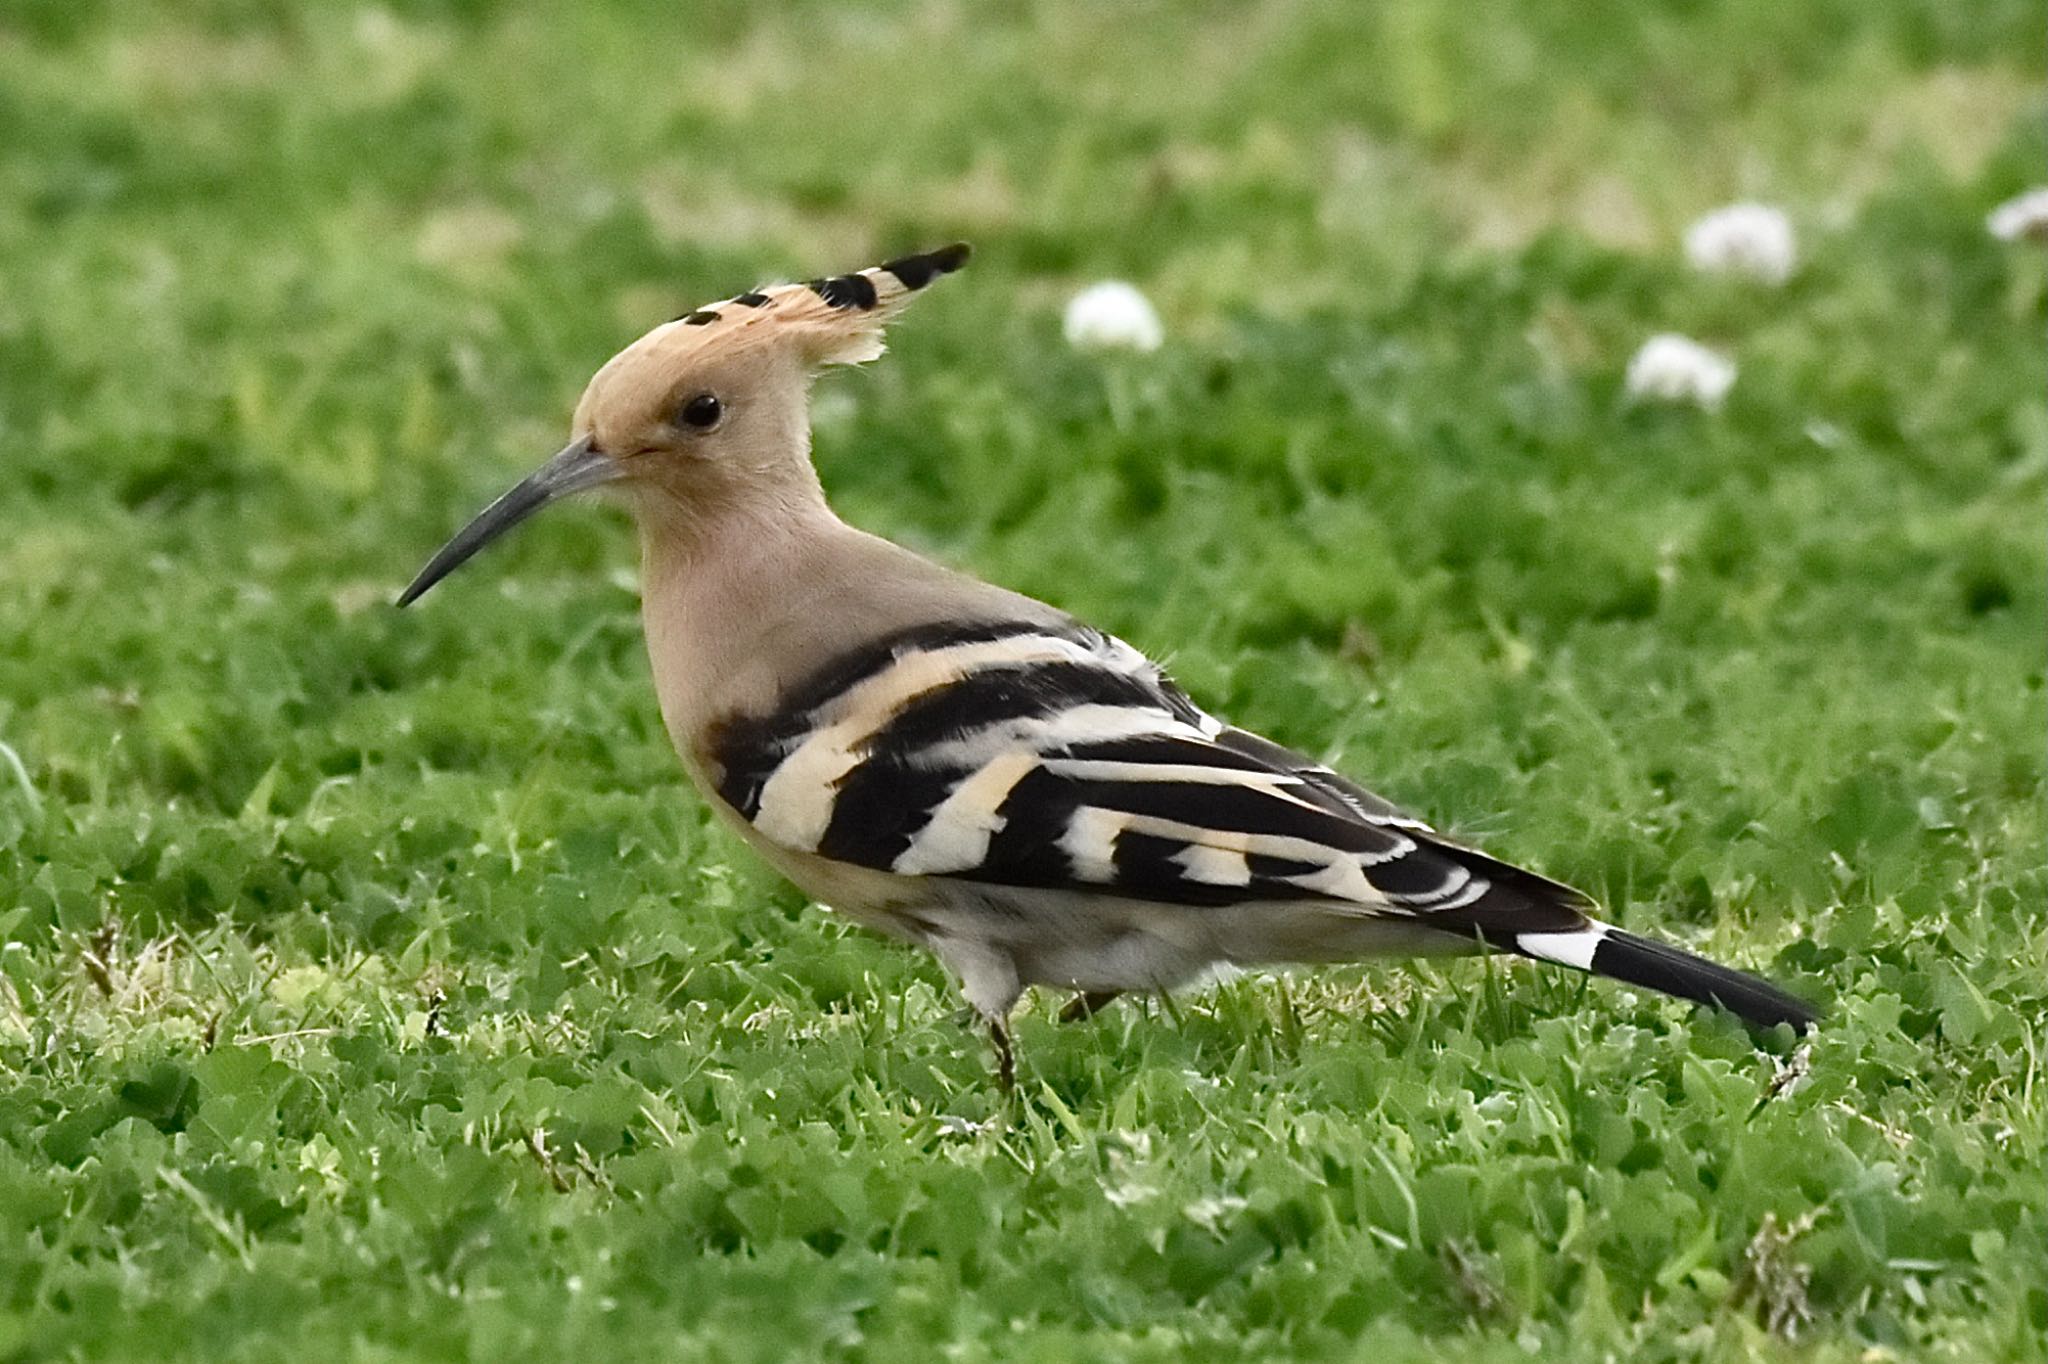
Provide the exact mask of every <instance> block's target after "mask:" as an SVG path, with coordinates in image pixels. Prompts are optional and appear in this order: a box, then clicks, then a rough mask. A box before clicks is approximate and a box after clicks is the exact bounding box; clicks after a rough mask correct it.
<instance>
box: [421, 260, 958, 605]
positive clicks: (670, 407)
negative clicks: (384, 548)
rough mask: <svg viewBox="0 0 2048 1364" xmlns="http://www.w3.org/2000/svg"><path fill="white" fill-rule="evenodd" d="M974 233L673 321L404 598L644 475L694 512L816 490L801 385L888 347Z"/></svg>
mask: <svg viewBox="0 0 2048 1364" xmlns="http://www.w3.org/2000/svg"><path fill="white" fill-rule="evenodd" d="M967 255H968V249H967V247H966V245H965V244H964V243H956V244H954V245H952V246H946V247H941V248H940V249H938V250H936V251H929V252H925V253H924V254H921V255H914V256H904V257H902V258H900V259H897V260H893V261H890V262H889V263H888V264H886V265H877V266H874V267H872V268H871V269H867V270H861V271H858V272H856V273H854V274H850V275H836V276H834V277H832V278H830V279H816V280H811V281H809V282H808V283H805V284H782V285H776V286H774V287H771V288H764V289H760V290H757V291H754V292H750V293H744V294H740V295H738V296H737V297H734V298H729V299H725V300H724V301H722V302H719V303H711V304H707V305H706V306H704V307H702V308H699V309H698V310H697V311H695V312H692V313H686V314H684V315H683V316H682V317H679V318H677V319H676V320H675V321H673V322H667V323H664V324H662V325H661V326H659V327H656V328H655V329H654V330H653V331H651V332H648V333H647V334H646V335H645V336H643V337H641V338H640V339H639V340H637V341H635V342H634V343H633V344H632V345H630V346H627V347H626V348H625V349H624V350H622V351H620V352H619V353H618V354H617V355H614V356H613V357H612V358H611V359H610V360H608V361H606V362H605V365H604V368H602V369H600V370H599V371H598V372H597V373H596V375H595V376H593V377H592V378H591V381H590V385H589V387H587V388H585V389H584V391H583V399H582V401H581V402H579V403H577V405H576V416H575V420H574V423H573V434H574V436H575V439H573V440H571V441H570V442H569V444H568V445H567V446H565V447H564V448H563V449H562V451H561V452H560V453H559V454H557V455H556V456H555V457H554V458H553V459H551V460H549V461H548V462H547V463H546V464H544V465H542V466H541V467H540V468H539V469H536V470H535V471H534V472H533V473H532V474H531V475H530V476H528V477H527V478H526V479H524V480H523V481H521V482H520V483H518V484H516V485H514V486H513V487H512V488H511V489H510V490H509V491H507V492H506V493H505V494H504V495H503V496H502V497H500V498H499V499H498V500H497V501H495V502H493V503H492V504H491V505H490V506H488V507H486V508H484V510H483V511H482V512H480V513H478V514H477V516H476V518H475V519H474V520H472V521H471V522H470V523H469V524H468V525H467V526H464V527H463V528H462V530H461V531H459V532H457V534H456V535H455V538H454V539H452V540H450V541H449V542H448V543H447V544H445V545H443V546H442V547H441V549H440V551H439V552H438V553H436V554H435V555H434V557H433V558H432V559H431V560H429V561H428V563H427V566H426V567H425V568H423V569H421V570H420V573H419V576H418V577H417V578H415V579H413V581H412V585H411V586H409V587H407V588H406V589H405V592H404V593H403V594H402V595H401V596H400V597H399V599H398V604H399V605H400V606H405V605H407V604H409V603H410V602H412V601H414V600H415V599H417V598H418V597H419V596H420V595H421V594H423V593H424V592H426V590H427V589H428V588H430V587H432V586H433V585H434V584H435V583H437V582H439V581H440V580H441V579H442V578H444V577H446V576H447V575H448V574H450V573H452V572H454V571H455V570H456V569H457V568H459V567H461V565H462V564H463V563H464V562H465V561H467V560H468V559H469V557H470V556H471V555H473V554H475V553H476V552H477V551H478V550H480V549H482V548H483V547H484V546H485V545H487V544H489V543H490V542H491V541H492V540H495V539H497V538H498V537H499V536H500V535H503V534H504V533H505V532H506V531H508V530H510V529H512V527H514V526H516V525H518V524H519V523H520V522H521V521H524V520H525V519H526V518H527V517H529V516H531V515H532V514H533V513H534V512H536V511H539V510H540V509H541V508H542V507H544V506H546V505H547V504H548V503H550V502H552V501H554V500H556V499H557V498H560V497H564V496H567V495H568V494H570V493H574V492H580V491H582V490H584V489H586V488H595V487H600V486H603V485H606V484H627V485H637V486H638V487H639V488H640V489H641V490H642V491H643V492H645V493H647V494H649V495H651V496H655V497H657V498H661V499H662V500H663V501H664V502H665V503H666V504H669V505H673V506H674V507H676V508H677V509H678V510H680V511H682V512H684V513H685V514H689V513H696V514H705V513H711V512H715V511H716V510H717V508H718V507H719V506H720V504H721V503H724V502H726V501H728V500H730V499H732V498H734V497H738V496H747V495H759V494H761V493H762V492H763V491H773V490H774V489H775V488H776V487H777V485H778V484H794V485H795V486H798V487H803V486H809V487H813V488H814V487H815V484H814V483H810V482H808V481H809V480H811V479H812V478H813V475H812V474H811V472H810V463H809V460H808V458H807V455H808V452H809V448H810V446H809V418H808V415H807V413H806V403H805V389H806V387H807V386H808V384H809V382H810V379H811V376H812V375H813V374H815V373H816V372H817V371H818V370H819V369H821V368H822V367H824V366H826V365H852V364H859V363H860V362H861V361H864V360H872V359H874V358H875V357H876V356H878V355H880V354H881V353H882V329H883V327H884V326H885V325H886V324H887V322H888V321H889V319H890V318H891V317H893V316H894V315H895V314H896V313H897V312H898V311H900V310H901V308H902V307H903V305H904V304H905V303H907V302H908V301H909V299H910V297H911V296H912V295H913V294H915V293H916V292H917V291H918V290H920V289H922V288H924V286H925V285H927V284H929V283H931V282H932V281H933V280H934V279H937V278H938V277H939V276H940V275H946V274H951V273H952V272H953V271H955V270H958V269H959V268H960V267H961V266H962V265H964V264H965V263H966V261H967Z"/></svg>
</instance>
